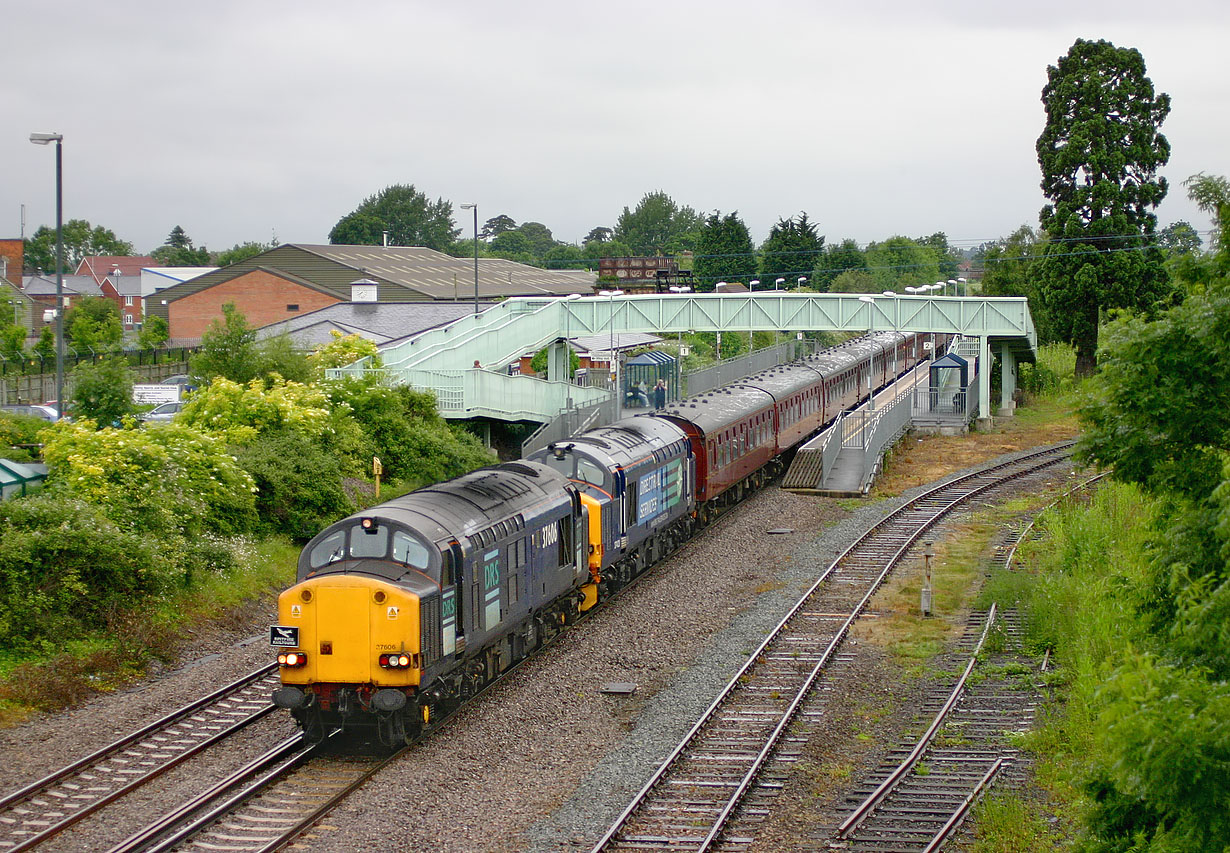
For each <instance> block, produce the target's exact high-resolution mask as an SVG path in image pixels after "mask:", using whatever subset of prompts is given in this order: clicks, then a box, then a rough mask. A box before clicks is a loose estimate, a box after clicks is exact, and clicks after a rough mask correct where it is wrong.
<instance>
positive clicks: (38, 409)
mask: <svg viewBox="0 0 1230 853" xmlns="http://www.w3.org/2000/svg"><path fill="white" fill-rule="evenodd" d="M0 411H3V412H8V413H9V414H10V415H25V416H27V417H32V418H42V419H43V420H45V421H51V422H52V423H55V420H56V410H55V407H54V406H40V405H38V404H37V403H36V404H31V405H9V406H0Z"/></svg>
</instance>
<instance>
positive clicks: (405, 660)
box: [397, 655, 410, 666]
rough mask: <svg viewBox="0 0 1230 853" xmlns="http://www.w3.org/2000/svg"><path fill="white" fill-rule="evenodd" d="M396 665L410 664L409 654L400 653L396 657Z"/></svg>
mask: <svg viewBox="0 0 1230 853" xmlns="http://www.w3.org/2000/svg"><path fill="white" fill-rule="evenodd" d="M397 665H398V666H409V665H410V656H409V655H400V656H399V657H398V658H397Z"/></svg>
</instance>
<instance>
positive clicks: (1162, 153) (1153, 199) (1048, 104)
mask: <svg viewBox="0 0 1230 853" xmlns="http://www.w3.org/2000/svg"><path fill="white" fill-rule="evenodd" d="M1042 103H1043V106H1044V107H1045V109H1046V126H1045V128H1044V129H1043V131H1042V135H1041V136H1039V137H1038V142H1037V146H1036V147H1037V152H1038V163H1039V165H1040V166H1041V168H1042V191H1043V193H1044V194H1045V195H1046V197H1047V198H1048V199H1049V200H1050V203H1049V204H1047V205H1046V206H1045V207H1043V208H1042V213H1041V217H1040V219H1041V223H1042V228H1043V230H1044V231H1045V232H1046V233H1047V235H1048V236H1049V237H1050V242H1049V243H1048V244H1047V247H1046V252H1045V254H1044V257H1043V260H1042V263H1041V265H1040V267H1039V269H1040V272H1041V276H1040V283H1041V293H1042V298H1043V300H1044V301H1045V303H1046V304H1047V306H1048V309H1049V311H1050V313H1051V315H1052V317H1053V318H1054V320H1055V322H1056V324H1057V328H1058V330H1059V332H1060V334H1062V335H1063V337H1064V339H1066V340H1068V341H1070V342H1071V343H1072V344H1073V346H1074V347H1075V349H1076V372H1077V375H1078V376H1084V375H1088V374H1090V373H1092V372H1093V369H1094V366H1095V359H1096V352H1097V345H1098V323H1099V321H1100V312H1101V310H1102V309H1104V308H1114V307H1132V308H1145V309H1147V308H1151V307H1153V306H1155V305H1157V304H1158V303H1160V302H1163V301H1165V300H1166V299H1167V298H1168V297H1169V295H1170V291H1171V289H1170V286H1169V282H1168V278H1167V275H1166V272H1165V269H1164V267H1163V257H1162V255H1161V252H1160V251H1158V249H1157V248H1156V246H1155V245H1154V241H1153V232H1154V227H1155V224H1156V221H1157V217H1156V216H1155V215H1154V213H1153V209H1154V208H1155V207H1156V206H1157V205H1158V204H1159V203H1160V202H1161V201H1162V199H1163V198H1164V197H1165V196H1166V189H1167V186H1166V179H1165V178H1162V177H1159V176H1158V174H1157V171H1158V169H1159V168H1160V167H1162V166H1164V165H1165V164H1166V162H1167V160H1169V158H1170V143H1169V142H1168V141H1167V140H1166V137H1165V136H1163V135H1162V134H1161V132H1160V127H1161V124H1162V121H1163V120H1164V119H1165V118H1166V116H1167V114H1168V113H1169V112H1170V97H1169V96H1168V95H1165V94H1157V93H1155V92H1154V89H1153V82H1152V81H1151V80H1150V79H1149V78H1148V77H1147V76H1145V61H1144V58H1143V57H1142V56H1141V55H1140V52H1139V51H1137V50H1135V49H1132V48H1118V47H1115V46H1114V45H1113V44H1111V43H1110V42H1107V41H1097V42H1093V41H1085V40H1084V39H1077V41H1076V43H1075V44H1073V45H1072V47H1071V48H1070V49H1069V51H1068V53H1067V54H1066V55H1064V56H1062V57H1060V59H1059V62H1058V64H1056V65H1052V66H1050V67H1048V68H1047V84H1046V86H1045V87H1044V88H1043V90H1042Z"/></svg>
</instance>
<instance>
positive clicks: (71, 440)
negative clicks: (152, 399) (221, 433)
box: [43, 420, 256, 537]
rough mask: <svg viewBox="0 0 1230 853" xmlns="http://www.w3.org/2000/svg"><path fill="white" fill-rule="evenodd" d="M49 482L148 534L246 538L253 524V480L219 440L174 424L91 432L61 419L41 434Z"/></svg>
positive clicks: (91, 426)
mask: <svg viewBox="0 0 1230 853" xmlns="http://www.w3.org/2000/svg"><path fill="white" fill-rule="evenodd" d="M43 436H44V439H45V441H46V444H45V446H44V447H43V456H44V458H45V459H46V461H47V465H48V469H49V476H48V478H47V485H48V487H49V488H51V489H54V490H57V491H58V492H60V493H62V494H65V495H67V496H69V497H73V498H79V499H81V500H85V501H88V502H89V503H91V504H93V505H94V506H97V507H99V508H100V510H101V511H102V512H104V513H105V514H106V515H107V516H108V517H110V518H111V519H112V520H113V521H115V522H116V523H117V524H121V525H124V526H125V527H126V528H128V529H132V530H141V531H142V532H143V533H145V534H147V535H151V536H155V537H157V536H161V535H164V534H172V533H182V534H187V535H195V534H199V533H202V532H205V531H214V532H217V533H227V534H230V533H244V532H246V531H248V530H250V529H251V527H252V524H253V523H254V522H255V521H256V514H255V511H254V508H253V494H252V490H253V484H252V480H251V478H250V477H249V476H248V475H247V474H246V473H245V472H244V471H243V470H242V469H241V468H240V466H239V465H238V464H236V462H235V460H234V458H233V457H232V456H231V455H230V454H229V453H228V452H227V449H226V446H225V445H224V444H223V443H222V442H221V441H219V440H218V439H214V438H211V437H210V436H208V435H205V434H203V433H201V432H198V431H197V430H194V429H192V428H191V427H188V426H185V425H183V424H180V423H166V424H151V425H149V426H147V427H143V428H141V429H113V428H111V427H106V428H104V429H95V425H94V422H93V421H90V420H83V421H77V422H75V423H68V422H65V421H61V422H59V423H58V424H56V425H55V426H54V427H53V428H51V429H48V430H46V431H45V432H44V433H43Z"/></svg>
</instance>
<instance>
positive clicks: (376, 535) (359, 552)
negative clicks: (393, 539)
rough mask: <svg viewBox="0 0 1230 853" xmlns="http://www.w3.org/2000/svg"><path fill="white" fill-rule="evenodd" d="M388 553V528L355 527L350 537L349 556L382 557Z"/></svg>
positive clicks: (357, 557) (382, 526) (379, 526)
mask: <svg viewBox="0 0 1230 853" xmlns="http://www.w3.org/2000/svg"><path fill="white" fill-rule="evenodd" d="M388 551H389V528H388V527H387V526H385V525H378V526H374V527H362V526H360V525H357V524H356V525H355V526H354V528H353V533H352V534H351V536H350V556H352V557H354V558H356V559H359V558H362V557H377V558H378V557H383V556H384V555H385V554H387V553H388Z"/></svg>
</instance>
